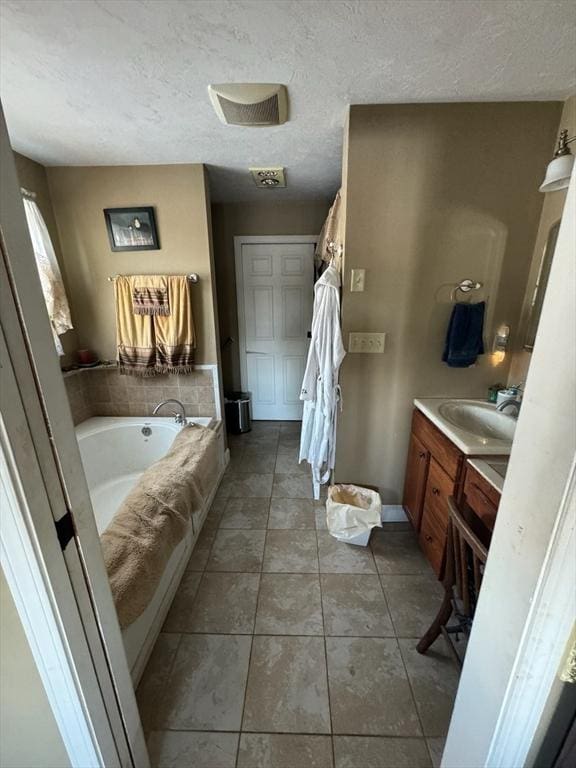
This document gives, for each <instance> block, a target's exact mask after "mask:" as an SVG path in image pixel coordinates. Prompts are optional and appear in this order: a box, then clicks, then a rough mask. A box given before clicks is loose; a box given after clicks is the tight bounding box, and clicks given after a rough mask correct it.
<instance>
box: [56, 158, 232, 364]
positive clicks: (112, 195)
mask: <svg viewBox="0 0 576 768" xmlns="http://www.w3.org/2000/svg"><path fill="white" fill-rule="evenodd" d="M47 174H48V183H49V187H50V194H51V197H52V204H53V207H54V214H55V217H56V223H57V226H58V232H59V236H60V244H61V248H62V254H63V259H64V264H65V267H66V274H67V279H68V286H69V299H70V303H71V308H72V312H73V315H74V321H75V325H76V328H77V332H78V339H79V343H80V345H81V346H82V347H89V348H92V349H94V350H96V352H97V353H98V354H99V355H100V357H101V358H103V359H114V358H115V354H116V352H115V338H116V331H115V316H114V291H113V286H112V284H111V283H109V282H108V281H107V279H106V278H107V277H108V275H115V274H117V273H121V274H140V273H161V274H162V273H188V272H197V273H198V274H199V275H200V283H199V284H197V285H195V286H193V287H192V289H191V290H192V300H193V311H194V320H195V323H196V328H197V332H198V349H197V355H196V360H197V362H198V363H216V362H217V359H218V355H217V346H216V345H217V340H216V318H215V309H214V296H213V289H212V273H211V272H212V270H211V263H210V259H211V256H210V236H209V200H208V197H207V194H206V186H205V178H204V167H203V166H202V165H147V166H100V167H66V168H62V167H56V168H48V169H47ZM129 205H135V206H141V205H152V206H154V208H155V214H156V225H157V228H158V235H159V239H160V250H158V251H133V252H120V253H113V252H112V251H111V250H110V244H109V241H108V235H107V232H106V226H105V223H104V214H103V213H102V211H103V209H104V208H118V207H126V206H129Z"/></svg>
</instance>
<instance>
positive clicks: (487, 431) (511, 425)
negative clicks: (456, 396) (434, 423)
mask: <svg viewBox="0 0 576 768" xmlns="http://www.w3.org/2000/svg"><path fill="white" fill-rule="evenodd" d="M438 413H439V415H440V416H441V417H442V418H443V419H446V421H449V422H450V424H453V425H454V426H455V427H459V428H460V429H463V430H464V431H465V432H468V433H469V434H471V435H476V437H480V438H487V439H491V440H505V441H507V442H510V443H511V442H512V440H513V439H514V430H515V429H516V419H513V418H512V417H511V416H506V415H505V414H504V413H500V411H497V410H496V409H495V408H494V406H493V405H489V404H488V403H475V402H466V401H462V400H449V401H447V402H444V403H442V405H440V407H439V408H438Z"/></svg>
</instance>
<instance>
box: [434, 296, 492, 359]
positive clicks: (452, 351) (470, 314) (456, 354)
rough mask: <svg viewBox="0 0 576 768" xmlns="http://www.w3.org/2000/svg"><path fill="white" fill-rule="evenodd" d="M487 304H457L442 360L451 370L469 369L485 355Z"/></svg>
mask: <svg viewBox="0 0 576 768" xmlns="http://www.w3.org/2000/svg"><path fill="white" fill-rule="evenodd" d="M485 307H486V304H485V302H483V301H480V302H478V304H464V303H462V304H455V305H454V309H453V310H452V314H451V316H450V322H449V323H448V331H447V333H446V343H445V345H444V354H443V355H442V360H443V361H444V362H445V363H446V365H449V366H450V367H451V368H468V366H470V365H474V363H475V362H476V358H477V357H478V355H482V354H483V353H484V341H483V339H482V333H483V330H484V309H485Z"/></svg>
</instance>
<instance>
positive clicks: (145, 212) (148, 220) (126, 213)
mask: <svg viewBox="0 0 576 768" xmlns="http://www.w3.org/2000/svg"><path fill="white" fill-rule="evenodd" d="M104 218H105V219H106V229H107V230H108V238H109V240H110V248H111V249H112V250H113V251H157V250H159V249H160V243H159V241H158V232H157V230H156V221H155V219H154V208H152V207H151V206H146V207H142V208H104Z"/></svg>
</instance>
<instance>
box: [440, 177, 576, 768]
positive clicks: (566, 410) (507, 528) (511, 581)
mask: <svg viewBox="0 0 576 768" xmlns="http://www.w3.org/2000/svg"><path fill="white" fill-rule="evenodd" d="M574 243H576V168H574V170H573V172H572V178H571V181H570V186H569V189H568V196H567V198H566V202H565V205H564V213H563V216H562V223H561V225H560V231H559V233H558V240H557V242H556V249H555V253H554V261H553V263H552V269H551V271H550V278H549V281H548V286H547V290H546V296H545V298H544V304H543V307H542V315H541V317H540V324H539V327H538V332H537V335H536V342H535V345H534V351H533V353H532V361H531V365H530V370H529V372H528V379H527V382H526V389H525V392H524V398H523V404H522V409H521V411H520V415H519V418H518V426H517V429H516V435H515V439H514V442H513V445H512V452H511V454H510V463H509V467H508V472H507V475H506V479H505V481H504V488H503V492H502V498H501V501H500V506H499V509H498V516H497V518H496V526H495V529H494V535H493V538H492V543H491V547H490V555H489V557H488V561H487V564H486V572H485V575H484V580H483V582H482V590H481V592H480V597H479V600H478V606H477V610H476V615H475V618H474V626H473V629H472V633H471V635H470V640H469V643H468V648H467V652H466V658H465V660H464V666H463V669H462V675H461V678H460V685H459V687H458V692H457V695H456V701H455V705H454V711H453V713H452V719H451V722H450V729H449V731H448V737H447V741H446V746H445V749H444V754H443V757H442V762H441V766H442V768H480V767H482V768H504V767H505V766H506V768H507V767H508V766H515V767H516V766H518V767H519V766H531V765H532V764H533V760H532V759H531V757H532V758H533V757H534V755H533V754H532V753H533V750H534V749H535V747H537V740H538V735H539V734H540V733H542V731H545V730H546V728H547V726H548V723H547V721H546V714H545V707H546V704H547V702H548V699H549V696H550V692H551V691H552V689H553V684H554V681H555V679H556V677H557V675H558V673H559V670H560V669H561V666H562V664H563V662H564V660H565V656H566V652H567V647H568V643H569V639H570V636H571V632H572V628H573V625H574V621H575V619H576V615H575V614H576V610H575V605H574V593H573V584H574V579H575V578H576V564H575V562H574V547H575V546H576V537H575V528H576V463H575V458H576V428H575V424H576V402H575V398H574V393H575V391H576V352H575V350H576V308H575V303H576V302H575V300H574V292H573V286H574V284H575V282H576V270H575V264H576V259H575V258H574V255H575V253H574V251H575V246H574Z"/></svg>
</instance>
